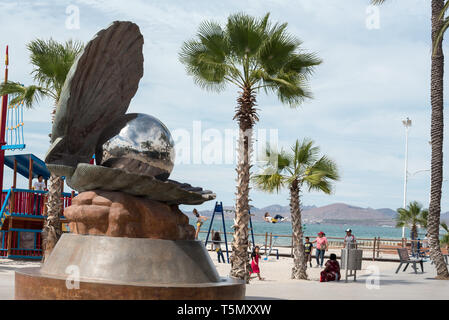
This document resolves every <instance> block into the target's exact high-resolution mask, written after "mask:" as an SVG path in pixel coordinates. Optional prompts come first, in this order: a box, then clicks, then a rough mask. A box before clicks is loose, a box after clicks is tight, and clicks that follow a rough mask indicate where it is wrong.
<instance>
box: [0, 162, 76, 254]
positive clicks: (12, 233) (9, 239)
mask: <svg viewBox="0 0 449 320" xmlns="http://www.w3.org/2000/svg"><path fill="white" fill-rule="evenodd" d="M5 165H6V166H8V167H10V168H11V169H13V170H14V174H13V183H12V186H11V188H10V189H4V190H3V192H2V196H1V211H0V258H16V259H39V260H40V259H41V258H42V236H41V232H42V227H43V224H44V221H45V215H46V199H47V191H39V190H33V189H32V187H31V184H32V180H33V178H37V177H38V176H39V175H42V176H43V177H44V179H48V177H49V175H50V173H49V171H48V169H47V168H46V166H45V163H44V162H43V161H42V160H40V159H39V158H37V157H36V156H35V155H33V154H19V155H10V156H6V157H5ZM18 174H20V175H21V176H23V177H25V178H28V184H29V186H28V189H19V188H17V175H18ZM73 197H74V192H72V193H62V199H61V200H62V203H63V207H62V208H61V216H62V212H63V210H64V208H66V207H68V206H70V204H71V202H72V198H73ZM65 222H66V219H65V218H64V217H63V216H62V217H61V223H62V224H63V230H65V231H67V228H64V226H65Z"/></svg>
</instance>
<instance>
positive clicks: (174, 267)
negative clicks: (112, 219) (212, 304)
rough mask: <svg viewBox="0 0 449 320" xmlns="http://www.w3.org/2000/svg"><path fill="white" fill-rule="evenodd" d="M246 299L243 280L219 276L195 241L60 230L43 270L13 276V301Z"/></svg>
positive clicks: (22, 272) (38, 269)
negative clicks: (89, 233)
mask: <svg viewBox="0 0 449 320" xmlns="http://www.w3.org/2000/svg"><path fill="white" fill-rule="evenodd" d="M77 276H79V282H77V281H76V279H77ZM244 297H245V283H244V282H242V281H238V280H233V279H229V278H221V277H220V276H219V275H218V273H217V271H216V269H215V266H214V265H213V263H212V261H211V259H210V257H209V254H208V253H207V251H206V249H205V247H204V245H203V244H202V243H201V242H200V241H196V240H176V241H173V240H158V239H139V238H122V237H106V236H95V235H76V234H64V235H63V236H62V237H61V239H60V240H59V242H58V243H57V245H56V247H55V248H54V250H53V252H52V254H51V255H50V257H49V258H48V259H47V260H46V261H45V263H44V265H43V266H42V267H41V268H27V269H21V270H20V271H16V274H15V299H33V300H34V299H51V300H60V299H61V300H68V299H80V300H83V299H101V300H107V299H127V300H141V299H167V300H169V299H170V300H171V299H173V300H174V299H193V300H199V299H201V300H202V299H204V300H208V299H214V300H217V299H244Z"/></svg>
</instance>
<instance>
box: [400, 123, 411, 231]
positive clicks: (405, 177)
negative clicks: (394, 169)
mask: <svg viewBox="0 0 449 320" xmlns="http://www.w3.org/2000/svg"><path fill="white" fill-rule="evenodd" d="M402 124H403V125H404V127H405V165H404V202H403V206H402V207H403V208H404V209H405V208H406V206H407V178H408V177H407V176H408V171H407V169H408V168H407V166H408V128H410V127H411V126H412V120H410V119H409V118H408V117H407V119H406V120H402ZM404 237H405V227H402V238H404Z"/></svg>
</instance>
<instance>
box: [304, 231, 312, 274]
mask: <svg viewBox="0 0 449 320" xmlns="http://www.w3.org/2000/svg"><path fill="white" fill-rule="evenodd" d="M312 248H313V244H312V242H310V238H309V237H306V243H304V253H305V254H306V257H305V260H306V265H307V262H308V263H309V264H310V267H311V268H312Z"/></svg>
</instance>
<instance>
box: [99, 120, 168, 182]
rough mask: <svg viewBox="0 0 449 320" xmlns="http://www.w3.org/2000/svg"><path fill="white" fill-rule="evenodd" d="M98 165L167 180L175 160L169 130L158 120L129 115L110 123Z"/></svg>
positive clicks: (100, 151)
mask: <svg viewBox="0 0 449 320" xmlns="http://www.w3.org/2000/svg"><path fill="white" fill-rule="evenodd" d="M99 142H100V145H98V146H97V149H96V154H95V158H96V161H97V164H99V165H102V166H105V167H110V168H118V169H122V170H125V171H127V172H129V173H136V174H142V175H147V176H153V177H155V178H157V179H159V180H166V179H168V177H169V176H170V173H171V172H172V170H173V166H174V161H175V150H174V142H173V139H172V136H171V134H170V131H169V130H168V129H167V127H166V126H165V125H164V124H163V123H162V122H161V121H159V120H158V119H156V118H155V117H153V116H150V115H147V114H142V113H130V114H126V115H124V116H123V117H121V118H119V119H117V120H116V121H114V122H113V123H111V124H110V125H109V126H108V127H107V128H106V129H105V130H104V131H103V133H102V135H101V136H100V140H99Z"/></svg>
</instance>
